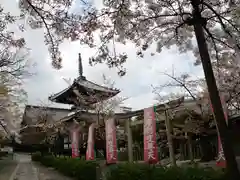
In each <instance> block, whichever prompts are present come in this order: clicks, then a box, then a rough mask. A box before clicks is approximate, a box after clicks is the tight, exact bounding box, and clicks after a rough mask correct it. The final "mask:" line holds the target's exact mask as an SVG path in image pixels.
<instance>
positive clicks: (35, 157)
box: [32, 151, 42, 161]
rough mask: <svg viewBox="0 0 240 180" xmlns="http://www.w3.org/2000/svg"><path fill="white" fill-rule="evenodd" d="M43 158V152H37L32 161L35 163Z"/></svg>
mask: <svg viewBox="0 0 240 180" xmlns="http://www.w3.org/2000/svg"><path fill="white" fill-rule="evenodd" d="M41 156H42V154H41V152H39V151H38V152H36V153H33V154H32V160H33V161H40V159H41Z"/></svg>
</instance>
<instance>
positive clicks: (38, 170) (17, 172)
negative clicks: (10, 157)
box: [0, 154, 72, 180]
mask: <svg viewBox="0 0 240 180" xmlns="http://www.w3.org/2000/svg"><path fill="white" fill-rule="evenodd" d="M14 162H15V163H14ZM8 164H9V166H8V168H5V170H4V169H3V170H2V171H0V173H1V174H0V180H72V179H70V178H68V177H64V176H63V175H61V174H59V173H58V172H57V171H55V170H53V169H50V168H46V167H43V166H41V165H39V164H37V163H34V162H32V161H31V156H30V155H27V154H16V156H15V161H11V163H10V162H9V163H8ZM4 172H5V173H4Z"/></svg>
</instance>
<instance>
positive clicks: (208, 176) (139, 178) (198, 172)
mask: <svg viewBox="0 0 240 180" xmlns="http://www.w3.org/2000/svg"><path fill="white" fill-rule="evenodd" d="M110 168H111V170H110V171H109V172H108V173H107V180H118V179H119V180H120V179H128V180H157V179H162V180H175V179H178V180H193V179H196V180H223V179H224V175H223V173H222V172H221V171H216V170H213V169H203V168H197V167H193V168H187V167H186V168H180V167H177V168H176V167H175V168H173V167H171V168H163V167H161V166H154V165H147V164H119V165H116V166H113V167H110Z"/></svg>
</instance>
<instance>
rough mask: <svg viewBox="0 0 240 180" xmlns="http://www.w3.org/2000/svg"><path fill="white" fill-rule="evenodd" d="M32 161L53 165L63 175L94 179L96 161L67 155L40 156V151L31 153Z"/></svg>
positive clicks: (80, 179) (82, 179) (81, 179)
mask: <svg viewBox="0 0 240 180" xmlns="http://www.w3.org/2000/svg"><path fill="white" fill-rule="evenodd" d="M32 160H33V161H38V162H40V163H41V164H43V165H44V166H47V167H53V168H55V169H56V170H57V171H59V172H61V173H62V174H64V175H65V176H69V177H73V178H75V179H77V180H96V166H97V164H96V162H94V161H85V160H81V159H77V158H76V159H73V158H68V157H54V156H50V155H49V156H41V153H39V152H38V153H35V154H33V155H32Z"/></svg>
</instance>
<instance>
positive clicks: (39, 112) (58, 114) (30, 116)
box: [23, 107, 70, 125]
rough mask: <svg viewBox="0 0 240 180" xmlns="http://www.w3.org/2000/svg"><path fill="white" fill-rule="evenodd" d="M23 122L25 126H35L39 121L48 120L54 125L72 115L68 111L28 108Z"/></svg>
mask: <svg viewBox="0 0 240 180" xmlns="http://www.w3.org/2000/svg"><path fill="white" fill-rule="evenodd" d="M26 109H27V110H25V114H24V117H23V121H24V123H25V125H34V124H36V123H37V122H38V121H39V120H44V119H47V121H48V123H54V122H56V121H59V120H60V119H62V118H63V117H65V116H67V115H68V114H69V113H70V110H68V109H60V108H59V109H58V108H47V107H40V108H35V107H33V108H26Z"/></svg>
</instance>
